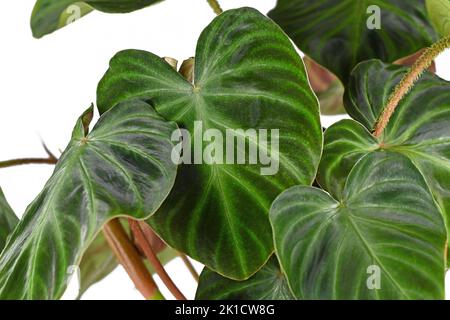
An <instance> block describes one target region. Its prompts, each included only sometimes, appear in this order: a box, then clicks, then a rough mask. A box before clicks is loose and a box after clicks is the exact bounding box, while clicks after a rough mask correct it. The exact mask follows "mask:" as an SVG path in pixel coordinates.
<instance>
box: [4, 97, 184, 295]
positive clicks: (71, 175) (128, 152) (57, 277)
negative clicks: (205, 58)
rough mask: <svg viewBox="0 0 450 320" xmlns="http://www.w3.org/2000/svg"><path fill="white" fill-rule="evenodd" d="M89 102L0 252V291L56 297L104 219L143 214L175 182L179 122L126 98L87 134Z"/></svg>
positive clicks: (150, 210) (151, 209)
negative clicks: (175, 141)
mask: <svg viewBox="0 0 450 320" xmlns="http://www.w3.org/2000/svg"><path fill="white" fill-rule="evenodd" d="M91 113H92V108H91V109H89V110H88V111H87V112H86V113H85V114H84V115H83V116H82V117H80V119H79V120H78V122H77V124H76V126H75V129H74V130H73V135H72V140H71V142H70V143H69V145H68V147H67V148H66V150H65V151H64V153H63V154H62V156H61V158H60V160H59V161H58V164H57V165H56V168H55V171H54V173H53V175H52V176H51V178H50V179H49V180H48V182H47V184H46V185H45V187H44V189H43V190H42V192H41V193H40V194H39V195H38V196H37V198H36V199H35V200H34V201H33V202H32V203H31V204H30V206H29V207H28V208H27V210H26V212H25V214H24V217H23V219H22V220H21V221H20V223H19V224H18V226H17V227H16V229H15V230H14V232H13V233H12V235H11V240H10V241H9V242H8V243H7V245H6V247H5V250H4V251H3V252H2V254H1V256H0V298H1V299H57V298H59V297H60V296H61V295H62V294H63V293H64V290H65V288H66V285H67V281H68V279H69V276H70V274H71V273H73V271H74V269H75V268H76V267H77V266H78V265H79V263H80V260H81V258H82V256H83V253H84V252H85V251H86V249H87V248H88V246H89V245H90V243H91V242H92V241H93V240H94V238H95V237H96V235H97V234H98V232H99V231H100V229H101V228H102V227H103V225H104V224H105V223H106V222H107V221H109V220H110V219H113V218H116V217H119V216H124V215H129V216H132V217H133V218H136V219H144V218H148V217H149V216H150V215H151V214H152V213H154V212H155V210H156V209H157V208H158V207H159V206H160V204H161V203H162V202H163V200H164V199H165V198H166V196H167V195H168V193H169V191H170V189H171V188H172V186H173V183H174V180H175V175H176V165H174V164H173V162H172V160H171V151H172V149H173V144H172V142H171V141H170V136H171V134H172V132H173V131H174V130H177V126H176V125H175V124H174V123H173V122H167V121H165V120H163V119H162V118H161V117H160V116H159V115H157V114H156V112H155V111H154V110H153V108H152V107H151V106H150V105H148V104H147V103H144V102H140V101H126V102H124V103H122V104H121V105H118V106H117V107H116V108H113V109H111V110H110V111H109V112H106V113H104V114H103V115H102V117H101V118H100V120H99V121H98V123H97V124H96V125H95V127H94V128H93V130H92V132H91V133H89V134H88V135H85V131H86V129H87V127H86V126H87V123H86V119H87V118H89V115H90V114H91Z"/></svg>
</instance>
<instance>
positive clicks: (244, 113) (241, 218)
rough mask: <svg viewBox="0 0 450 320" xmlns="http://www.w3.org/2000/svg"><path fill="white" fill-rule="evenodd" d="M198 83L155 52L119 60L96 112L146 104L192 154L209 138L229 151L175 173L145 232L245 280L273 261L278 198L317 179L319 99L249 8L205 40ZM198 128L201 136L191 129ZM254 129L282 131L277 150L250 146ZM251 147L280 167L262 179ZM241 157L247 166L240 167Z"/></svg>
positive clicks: (220, 22) (285, 44)
mask: <svg viewBox="0 0 450 320" xmlns="http://www.w3.org/2000/svg"><path fill="white" fill-rule="evenodd" d="M194 78H195V82H194V84H192V83H190V82H188V81H187V80H185V79H184V78H183V77H182V76H181V75H180V74H178V73H177V72H176V71H175V70H173V69H172V67H171V66H169V65H168V64H167V63H165V62H164V61H163V60H162V59H161V58H159V57H157V56H155V55H153V54H151V53H148V52H144V51H137V50H128V51H124V52H120V53H118V54H117V55H116V56H115V57H114V58H113V59H112V61H111V63H110V68H109V70H108V72H107V73H106V75H105V77H104V78H103V79H102V81H101V82H100V84H99V87H98V106H99V108H100V110H101V111H106V110H108V109H109V108H111V107H112V106H114V105H115V104H116V103H118V102H120V101H122V100H123V99H127V98H129V97H139V98H143V99H146V100H150V101H151V102H152V104H153V105H154V107H155V109H156V110H157V112H159V113H160V114H161V115H163V116H164V117H165V118H166V119H170V120H173V121H177V122H178V124H179V125H180V127H183V128H186V129H188V130H189V132H190V136H191V137H192V136H193V138H192V140H191V141H192V149H193V150H194V151H193V152H194V153H195V152H198V149H199V148H196V144H198V143H199V140H200V143H202V142H201V140H202V137H203V138H204V137H205V135H204V133H205V134H206V132H207V131H206V130H208V129H212V130H213V131H214V132H215V135H219V136H221V137H224V138H223V141H225V142H226V143H225V144H227V147H228V146H229V145H231V146H232V147H231V148H230V149H232V151H231V152H229V153H227V157H229V156H231V158H232V159H231V160H232V161H230V162H228V160H227V161H226V163H225V161H220V159H219V160H218V161H211V162H209V163H211V164H209V163H208V162H207V161H206V160H205V161H202V159H201V158H202V155H203V154H204V153H202V152H203V150H200V162H202V164H199V163H198V162H194V163H196V164H185V165H183V166H181V168H180V172H179V173H178V176H177V181H176V183H175V187H174V190H173V191H172V193H171V195H170V197H169V199H168V201H166V202H165V203H164V204H163V206H162V207H161V209H160V210H159V211H158V212H157V214H156V215H155V216H154V218H152V219H151V225H152V227H153V229H154V230H155V231H156V232H158V233H159V235H161V237H162V238H163V239H164V240H165V241H166V242H168V244H169V245H171V246H172V247H175V248H177V249H178V250H180V251H182V252H186V253H187V254H189V256H191V257H193V258H194V259H196V260H198V261H201V262H202V263H204V264H205V265H206V266H208V267H209V268H210V269H212V270H214V271H216V272H218V273H220V274H222V275H225V276H227V277H230V278H233V279H236V280H243V279H246V278H248V277H249V276H251V275H252V274H253V273H255V272H256V271H257V270H258V269H259V268H260V267H261V266H262V265H264V264H265V263H266V261H267V260H268V258H269V256H270V255H271V254H272V252H273V243H272V235H271V229H270V224H269V220H268V212H269V207H270V204H271V203H272V201H273V200H274V199H275V197H276V196H277V195H278V194H279V193H280V192H282V191H283V190H284V189H286V188H288V187H290V186H293V185H296V184H310V183H311V182H312V181H313V179H314V176H315V172H316V166H317V163H318V161H319V157H320V154H321V147H322V132H321V127H320V121H319V108H318V104H317V99H316V97H315V96H314V93H313V92H312V91H311V89H310V87H309V84H308V80H307V77H306V73H305V68H304V66H303V63H302V61H301V58H300V57H299V56H298V54H297V53H296V51H295V49H294V48H293V46H292V44H291V43H290V41H289V39H288V38H287V37H286V35H285V34H284V33H283V32H282V31H281V29H280V28H279V27H278V26H277V25H276V24H275V23H273V22H272V21H271V20H270V19H268V18H267V17H265V16H263V15H262V14H261V13H259V12H258V11H256V10H254V9H250V8H241V9H236V10H230V11H227V12H224V13H223V14H221V15H220V16H218V17H217V18H216V19H215V20H214V21H213V22H212V23H211V24H210V25H209V26H208V27H207V28H206V29H205V30H204V31H203V33H202V34H201V36H200V39H199V40H198V45H197V52H196V59H195V75H194ZM199 123H200V125H201V128H199V126H195V124H197V125H198V124H199ZM202 129H203V130H202ZM252 130H254V131H253V132H256V134H257V135H258V133H259V132H261V131H264V130H267V132H269V133H271V134H272V133H273V132H274V131H276V130H278V132H279V136H278V142H279V150H278V151H277V150H275V149H276V145H275V144H276V142H269V143H268V144H265V143H264V142H262V140H261V136H259V138H256V137H255V136H253V138H252V137H251V135H248V133H249V132H251V131H252ZM202 131H203V132H204V133H203V132H202ZM227 132H228V133H230V132H232V134H233V135H235V137H236V138H237V140H241V141H243V144H245V145H246V146H245V147H241V148H239V146H238V145H237V144H235V143H234V142H235V140H234V138H232V141H231V143H230V144H228V143H227V141H226V137H227ZM244 132H245V133H244ZM275 139H277V138H275ZM194 140H195V141H194ZM210 141H211V140H210ZM272 141H275V140H272ZM228 142H230V141H229V140H228ZM219 144H220V143H219ZM233 144H234V146H233ZM247 145H248V146H249V148H248V149H250V148H256V149H259V151H260V152H261V151H263V152H266V151H268V149H272V151H271V152H268V153H267V154H268V155H269V153H270V156H269V157H272V159H274V158H278V162H277V163H278V164H277V165H276V166H277V167H278V168H275V170H274V171H272V172H270V173H269V172H266V173H264V170H263V169H264V168H265V169H266V170H267V169H269V168H267V166H266V165H263V164H262V163H261V161H257V163H256V164H252V163H250V161H249V159H248V157H247V155H249V154H250V153H251V151H250V150H249V152H246V151H247V150H246V149H247ZM197 146H198V145H197ZM241 146H242V145H241ZM269 146H270V147H269ZM219 148H222V150H223V151H224V149H225V148H224V147H223V145H222V144H220V145H219ZM200 149H201V148H200ZM196 150H197V151H196ZM254 150H255V149H254ZM227 152H228V151H227ZM238 153H244V155H245V157H246V159H245V161H242V162H237V161H236V159H235V155H237V154H238ZM194 156H195V155H194ZM256 157H258V156H257V155H256ZM216 159H217V158H216ZM259 159H260V160H261V157H259ZM194 160H195V157H194ZM233 160H234V161H233ZM236 162H237V164H235V163H236ZM244 162H245V163H244ZM272 163H273V164H276V163H275V162H272Z"/></svg>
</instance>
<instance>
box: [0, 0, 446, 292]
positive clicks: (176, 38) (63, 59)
mask: <svg viewBox="0 0 450 320" xmlns="http://www.w3.org/2000/svg"><path fill="white" fill-rule="evenodd" d="M221 2H222V6H223V8H224V9H231V8H237V7H241V6H250V7H255V8H257V9H259V10H260V11H261V12H263V13H267V12H268V11H269V10H270V9H271V8H273V7H274V5H275V0H264V1H262V0H222V1H221ZM33 5H34V0H20V1H9V2H8V4H7V5H6V4H4V5H3V7H2V10H0V30H1V31H0V43H1V47H0V93H1V94H0V160H6V159H11V158H19V157H30V156H32V157H41V156H45V153H44V151H43V150H42V147H41V144H40V140H41V139H42V140H43V141H45V143H46V144H47V145H48V146H49V148H50V149H51V150H52V151H53V152H54V153H55V154H57V155H59V154H60V153H59V150H63V149H64V148H65V147H66V145H67V143H68V141H69V139H70V134H71V130H72V128H73V126H74V124H75V121H76V119H77V118H78V116H79V115H80V114H81V113H82V112H83V111H84V110H85V109H86V108H87V107H88V106H89V105H90V104H91V102H95V91H96V87H97V83H98V81H99V80H100V78H101V77H102V75H103V74H104V72H105V71H106V69H107V67H108V61H109V59H110V58H111V57H112V56H113V55H114V54H115V53H116V52H117V51H120V50H123V49H129V48H135V49H144V50H147V51H151V52H153V53H155V54H157V55H160V56H170V57H174V58H176V59H178V60H179V61H182V60H184V59H186V58H189V57H191V56H193V55H194V53H195V46H196V42H197V38H198V36H199V34H200V32H201V31H202V30H203V28H204V27H205V26H206V25H207V24H208V23H209V22H210V21H211V20H212V19H213V18H214V17H215V15H214V13H213V12H212V10H211V9H210V8H209V6H208V4H207V3H206V0H166V1H164V2H162V3H160V4H158V5H155V6H152V7H149V8H146V9H143V10H140V11H136V12H134V13H130V14H124V15H110V14H103V13H99V12H93V13H91V14H89V15H88V16H87V17H84V18H83V19H81V20H80V21H77V22H76V23H74V24H72V25H70V26H68V27H66V28H64V29H62V30H59V31H58V32H56V33H54V34H52V35H50V36H47V37H45V38H43V39H40V40H36V39H33V38H32V35H31V30H30V28H29V16H30V14H31V11H32V8H33ZM437 65H438V74H439V75H440V76H441V77H443V78H445V79H447V80H450V51H447V52H446V53H445V54H443V55H442V56H441V57H440V58H439V59H438V61H437ZM323 120H324V125H326V126H327V125H329V124H330V123H332V122H334V121H335V120H336V118H335V117H327V118H324V119H323ZM51 172H52V167H50V166H45V165H44V166H42V165H34V166H23V167H16V168H10V169H2V170H0V186H1V187H2V188H3V190H4V192H5V195H6V197H7V199H8V200H9V202H10V204H11V206H12V207H13V208H14V210H15V211H16V213H17V214H18V215H19V216H21V215H22V212H23V211H24V210H25V208H26V206H27V205H28V204H29V203H30V202H31V201H32V200H33V199H34V198H35V196H36V195H37V194H38V193H39V191H40V190H41V188H42V187H43V185H44V183H45V182H46V180H47V179H48V177H49V176H50V175H51ZM196 266H197V267H198V270H199V271H200V270H201V265H200V264H197V265H196ZM167 271H168V272H169V273H170V274H171V275H173V278H174V280H175V282H176V283H177V284H178V285H179V287H180V289H181V290H182V291H183V292H184V293H185V294H186V295H187V297H188V298H193V297H194V295H195V288H196V285H195V282H194V281H193V280H192V277H191V276H190V274H189V273H188V272H187V271H186V270H185V268H184V265H183V264H182V263H181V262H180V261H178V260H176V261H174V262H172V263H170V264H169V265H168V267H167ZM449 280H450V279H447V287H449V284H450V282H449ZM158 283H160V282H159V280H158ZM160 287H161V289H162V291H163V293H164V294H166V295H167V296H168V297H170V295H169V294H168V293H167V291H166V290H164V287H163V286H162V285H161V286H160ZM449 288H450V287H449ZM76 290H77V288H76V283H75V282H73V283H72V285H71V286H70V288H69V290H68V292H67V294H66V295H65V298H72V297H74V296H75V295H76ZM84 298H86V299H141V296H140V294H139V293H138V292H137V291H136V290H135V289H134V287H133V284H132V283H131V281H130V280H129V279H128V276H127V275H126V273H125V272H124V271H123V269H121V268H118V269H116V271H114V272H113V273H112V274H111V275H110V276H109V277H108V278H107V279H105V280H104V281H102V282H101V283H99V284H97V285H95V286H94V287H92V288H91V289H90V290H89V291H88V292H87V293H86V295H85V296H84Z"/></svg>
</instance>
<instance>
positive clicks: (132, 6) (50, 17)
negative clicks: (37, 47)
mask: <svg viewBox="0 0 450 320" xmlns="http://www.w3.org/2000/svg"><path fill="white" fill-rule="evenodd" d="M160 1H162V0H87V1H80V0H37V2H36V4H35V6H34V9H33V13H32V15H31V29H32V31H33V36H34V37H36V38H41V37H43V36H45V35H47V34H49V33H52V32H54V31H56V30H58V29H60V28H63V27H65V26H66V25H68V24H70V23H72V22H75V21H76V20H78V19H80V18H81V17H83V16H84V15H86V14H88V13H89V12H91V11H92V10H93V9H95V10H99V11H103V12H108V13H127V12H131V11H135V10H139V9H142V8H145V7H147V6H149V5H152V4H154V3H157V2H160Z"/></svg>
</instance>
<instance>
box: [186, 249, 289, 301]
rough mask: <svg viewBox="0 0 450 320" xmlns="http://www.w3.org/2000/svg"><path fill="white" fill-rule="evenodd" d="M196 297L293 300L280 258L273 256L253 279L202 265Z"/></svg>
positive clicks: (202, 298)
mask: <svg viewBox="0 0 450 320" xmlns="http://www.w3.org/2000/svg"><path fill="white" fill-rule="evenodd" d="M195 299H196V300H293V299H295V298H294V296H293V295H292V292H291V290H290V289H289V286H288V284H287V281H286V278H285V276H284V274H283V272H282V271H281V269H280V265H279V264H278V261H277V258H276V257H275V256H274V257H272V258H271V259H270V260H269V261H268V262H267V264H266V265H265V266H264V267H262V269H261V270H259V271H258V272H257V273H256V274H254V275H253V276H252V277H251V278H250V279H248V280H244V281H236V280H231V279H228V278H225V277H223V276H221V275H220V274H217V273H215V272H214V271H211V270H209V269H208V268H205V269H203V272H202V274H201V275H200V281H199V283H198V288H197V294H196V297H195Z"/></svg>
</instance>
